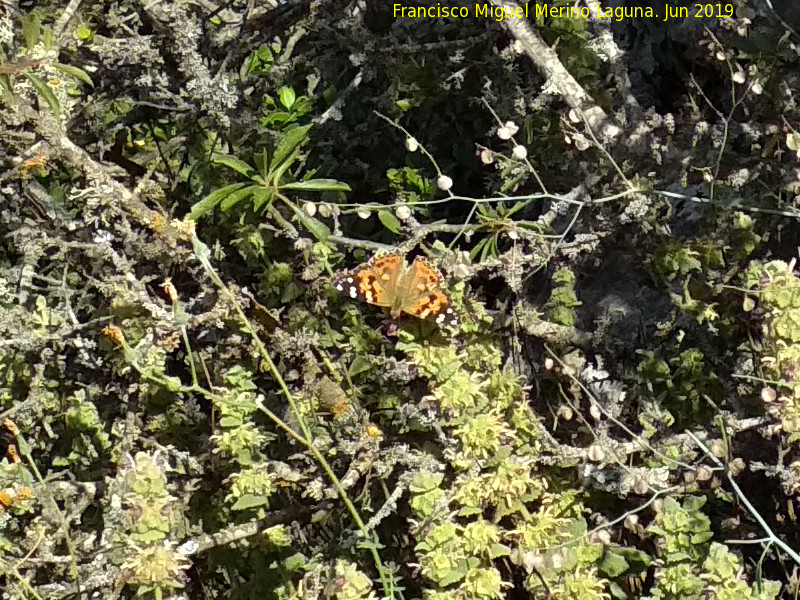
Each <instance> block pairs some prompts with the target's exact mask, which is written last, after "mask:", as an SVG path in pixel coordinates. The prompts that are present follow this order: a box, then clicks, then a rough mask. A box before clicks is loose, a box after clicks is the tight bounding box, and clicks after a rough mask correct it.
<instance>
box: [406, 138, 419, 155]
mask: <svg viewBox="0 0 800 600" xmlns="http://www.w3.org/2000/svg"><path fill="white" fill-rule="evenodd" d="M406 150H408V151H409V152H416V151H417V150H419V142H418V141H417V139H416V138H413V137H407V138H406Z"/></svg>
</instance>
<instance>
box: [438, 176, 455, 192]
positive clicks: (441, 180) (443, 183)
mask: <svg viewBox="0 0 800 600" xmlns="http://www.w3.org/2000/svg"><path fill="white" fill-rule="evenodd" d="M436 187H438V188H439V189H440V190H442V191H443V192H447V191H449V190H450V188H451V187H453V180H452V179H450V178H449V177H448V176H447V175H439V177H438V178H437V179H436Z"/></svg>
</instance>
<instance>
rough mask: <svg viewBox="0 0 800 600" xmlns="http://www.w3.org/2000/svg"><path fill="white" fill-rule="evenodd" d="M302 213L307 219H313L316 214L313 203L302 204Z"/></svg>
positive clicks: (315, 207) (315, 206)
mask: <svg viewBox="0 0 800 600" xmlns="http://www.w3.org/2000/svg"><path fill="white" fill-rule="evenodd" d="M303 212H304V213H306V214H307V215H308V216H309V217H313V216H314V215H315V214H317V205H316V204H314V203H313V202H304V203H303Z"/></svg>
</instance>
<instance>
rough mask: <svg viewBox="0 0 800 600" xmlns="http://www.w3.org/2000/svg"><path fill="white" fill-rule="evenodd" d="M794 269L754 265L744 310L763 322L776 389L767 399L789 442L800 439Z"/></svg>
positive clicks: (768, 373) (798, 300)
mask: <svg viewBox="0 0 800 600" xmlns="http://www.w3.org/2000/svg"><path fill="white" fill-rule="evenodd" d="M793 268H794V264H793V263H792V264H788V263H785V262H783V261H772V262H769V263H765V264H753V265H752V266H751V267H750V269H749V270H748V272H747V274H746V277H745V281H746V283H747V287H748V289H750V290H751V295H750V296H748V297H747V298H746V299H745V308H746V309H753V308H755V309H756V310H757V311H758V312H757V313H756V314H757V316H758V317H759V318H760V319H761V353H762V357H761V364H762V368H763V370H764V374H765V379H766V380H767V381H768V382H771V383H772V384H773V385H774V386H775V388H776V389H777V394H776V396H777V397H776V398H770V394H767V395H766V398H765V399H766V400H767V401H768V402H769V405H768V410H769V412H770V413H771V414H772V415H773V416H775V417H776V418H778V419H779V420H780V422H781V427H782V428H783V430H784V431H785V432H786V433H787V434H788V435H789V441H790V442H796V441H797V440H799V439H800V382H798V377H797V374H798V373H800V279H798V277H797V275H796V274H795V272H794V270H793ZM754 301H755V303H754Z"/></svg>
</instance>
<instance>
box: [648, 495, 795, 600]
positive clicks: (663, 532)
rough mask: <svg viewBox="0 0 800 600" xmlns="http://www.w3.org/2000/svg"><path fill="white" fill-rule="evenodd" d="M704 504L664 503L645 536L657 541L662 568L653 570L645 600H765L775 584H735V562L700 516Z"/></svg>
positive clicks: (737, 569)
mask: <svg viewBox="0 0 800 600" xmlns="http://www.w3.org/2000/svg"><path fill="white" fill-rule="evenodd" d="M705 503H706V499H705V498H698V497H688V498H686V499H685V501H684V503H683V505H680V504H678V502H677V500H675V499H674V498H666V499H665V500H664V502H663V504H662V505H661V508H660V510H659V511H658V512H657V514H656V518H655V520H654V521H653V523H652V524H651V525H650V526H649V527H648V532H649V533H651V534H653V535H655V536H657V538H658V543H657V547H658V548H659V558H660V559H661V561H663V566H662V567H661V568H659V569H657V570H656V574H655V587H654V589H653V590H652V592H651V595H650V596H648V597H647V600H662V599H667V598H669V599H671V600H680V599H683V598H685V599H686V600H689V599H694V598H699V597H702V596H703V595H709V596H710V597H714V598H726V599H730V600H733V599H734V598H737V599H738V598H741V599H745V600H747V599H751V598H752V599H753V600H755V599H758V600H769V599H772V598H775V596H776V595H777V594H778V593H779V592H780V588H781V586H780V584H779V583H777V582H774V581H765V582H762V583H763V587H762V588H761V589H760V590H759V589H754V588H751V587H750V586H748V585H747V584H746V583H745V582H743V581H741V579H740V577H739V574H740V569H741V564H740V562H739V559H738V558H737V557H736V556H735V555H733V554H731V553H730V552H729V551H728V550H727V548H725V546H722V545H721V544H716V543H709V540H710V539H711V538H712V537H713V535H714V534H713V533H712V532H711V529H710V522H709V519H708V517H707V516H706V515H705V514H703V513H702V512H701V509H702V507H703V505H704V504H705Z"/></svg>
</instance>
